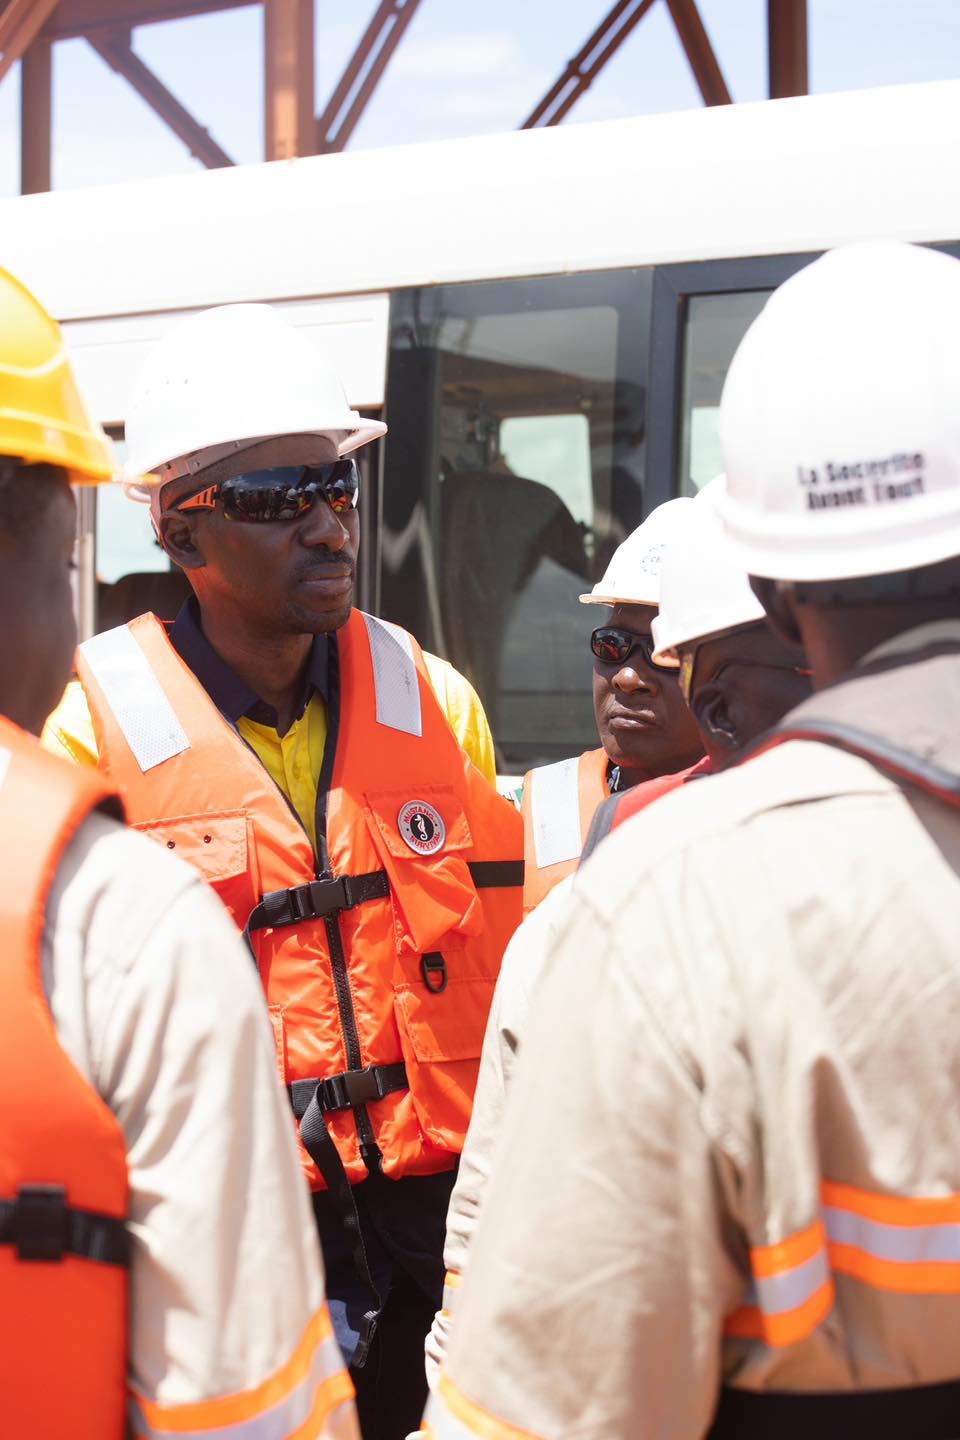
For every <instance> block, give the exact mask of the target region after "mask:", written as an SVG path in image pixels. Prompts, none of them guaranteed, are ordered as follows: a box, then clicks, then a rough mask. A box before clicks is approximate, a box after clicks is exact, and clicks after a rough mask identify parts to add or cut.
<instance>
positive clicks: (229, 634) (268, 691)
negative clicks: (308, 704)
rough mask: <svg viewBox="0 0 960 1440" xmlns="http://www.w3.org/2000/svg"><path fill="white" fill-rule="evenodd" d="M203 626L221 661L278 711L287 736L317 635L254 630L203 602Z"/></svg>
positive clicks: (294, 715) (293, 718) (282, 731)
mask: <svg viewBox="0 0 960 1440" xmlns="http://www.w3.org/2000/svg"><path fill="white" fill-rule="evenodd" d="M200 625H201V628H202V630H203V633H204V635H205V636H206V638H207V640H208V641H209V643H210V645H211V646H212V647H213V649H214V650H215V651H216V652H217V654H218V655H219V656H220V658H221V660H223V661H224V662H225V663H226V664H227V665H229V666H230V669H231V670H232V671H233V672H234V674H235V675H238V676H239V677H240V679H241V680H243V681H244V682H245V683H246V684H247V685H249V686H250V689H251V690H253V691H254V692H255V694H256V695H257V696H258V697H259V698H260V699H261V700H263V701H265V702H266V704H268V705H271V706H272V707H273V709H274V710H275V711H276V712H277V728H278V729H279V732H280V734H281V735H285V734H286V732H287V731H288V730H289V728H290V726H291V725H292V724H293V722H294V720H295V719H296V718H297V711H298V709H299V705H300V700H301V697H302V695H303V680H304V673H305V671H306V668H307V665H308V664H309V663H310V655H311V652H312V649H313V640H314V637H313V636H312V635H310V634H302V635H290V634H284V633H282V632H281V633H278V632H276V631H274V632H271V633H268V634H263V633H260V632H257V631H251V630H250V629H249V628H247V627H241V626H240V625H238V624H235V623H234V622H233V619H232V618H230V619H228V618H227V617H224V616H221V615H219V614H216V613H214V612H212V611H210V610H209V609H206V608H204V607H203V606H202V605H201V606H200Z"/></svg>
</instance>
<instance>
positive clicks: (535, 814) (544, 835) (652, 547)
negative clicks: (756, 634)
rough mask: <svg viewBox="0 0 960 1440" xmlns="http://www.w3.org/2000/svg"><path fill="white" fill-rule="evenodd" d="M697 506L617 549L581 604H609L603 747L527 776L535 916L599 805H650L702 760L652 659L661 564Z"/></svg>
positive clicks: (596, 689)
mask: <svg viewBox="0 0 960 1440" xmlns="http://www.w3.org/2000/svg"><path fill="white" fill-rule="evenodd" d="M693 505H694V501H693V500H689V499H685V498H684V499H679V500H668V501H667V502H666V503H665V504H663V505H659V506H658V507H657V509H656V510H654V511H653V513H652V514H651V515H649V516H648V517H647V519H646V520H645V521H644V522H643V524H642V525H640V526H639V527H638V528H637V529H636V530H634V532H633V533H632V534H631V535H628V536H627V538H626V540H624V542H623V543H622V545H620V546H619V547H618V548H617V550H615V551H614V554H613V556H612V557H611V560H610V563H609V565H608V566H607V569H606V572H605V573H604V575H603V577H602V579H601V580H599V581H598V582H597V584H596V585H595V586H594V587H593V589H592V590H591V591H590V592H589V593H588V594H586V595H581V596H580V601H581V604H583V605H604V606H606V605H609V606H611V607H612V608H611V613H610V616H609V618H608V620H607V622H606V624H604V625H601V626H599V627H598V628H597V629H596V630H594V632H593V634H592V636H591V638H590V648H591V651H592V653H593V707H594V714H595V716H596V721H597V730H598V732H599V735H600V740H601V745H600V748H599V749H598V750H587V751H585V752H584V753H583V754H582V755H580V756H579V757H574V758H572V759H569V760H558V761H555V762H554V763H553V764H552V765H541V766H538V767H537V768H536V769H534V770H531V771H529V772H528V773H527V775H526V776H525V777H524V781H523V795H522V800H521V808H522V812H523V823H524V867H525V868H524V886H523V908H524V913H525V914H526V913H529V912H530V911H531V910H532V909H533V908H534V907H535V906H536V905H539V904H540V902H541V900H543V898H544V897H545V896H546V895H547V894H548V893H549V892H550V890H552V889H553V887H554V886H555V885H556V884H558V882H559V881H561V880H562V879H564V877H565V876H567V875H569V874H571V873H572V872H573V871H574V870H575V869H576V868H577V864H578V862H579V859H580V853H581V851H582V849H583V845H584V842H585V840H586V838H587V834H588V832H589V829H590V824H591V821H592V820H593V816H594V813H595V811H596V809H597V806H598V805H599V804H600V803H601V801H603V800H605V799H606V798H607V796H608V795H611V794H620V793H622V792H624V791H627V790H630V789H632V788H633V787H634V786H638V785H644V786H647V787H648V789H647V795H648V797H649V799H653V798H655V796H656V795H657V794H660V793H665V792H666V791H667V790H669V789H671V788H672V787H673V786H674V785H677V784H680V783H681V781H682V779H683V776H684V774H685V773H686V772H687V771H688V770H690V769H691V768H692V767H694V766H695V765H697V763H698V762H700V761H701V760H702V758H703V746H702V744H701V742H700V736H699V734H698V733H697V727H696V725H695V724H694V721H693V719H692V717H691V715H690V712H689V710H688V709H687V707H686V705H685V704H684V703H683V697H682V695H681V694H680V691H679V689H678V686H677V677H676V668H675V667H672V666H669V665H668V666H666V667H664V666H662V665H660V664H658V663H657V662H656V660H655V659H654V658H653V641H652V638H651V625H652V623H653V620H654V617H655V616H656V613H657V606H658V605H659V603H660V568H661V565H662V563H663V557H664V555H665V554H666V553H667V551H668V550H669V549H670V548H671V547H672V546H673V545H674V544H676V543H679V542H681V541H682V538H683V534H684V529H685V523H686V520H687V517H688V516H689V515H690V514H691V513H692V507H693Z"/></svg>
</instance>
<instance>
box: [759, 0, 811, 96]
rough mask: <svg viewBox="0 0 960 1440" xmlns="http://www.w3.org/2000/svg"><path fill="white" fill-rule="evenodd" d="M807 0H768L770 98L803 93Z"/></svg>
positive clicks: (805, 66) (805, 85)
mask: <svg viewBox="0 0 960 1440" xmlns="http://www.w3.org/2000/svg"><path fill="white" fill-rule="evenodd" d="M807 47H808V25H807V0H767V58H768V71H769V76H770V99H771V100H779V99H782V98H783V96H785V95H806V93H807V89H808V81H807Z"/></svg>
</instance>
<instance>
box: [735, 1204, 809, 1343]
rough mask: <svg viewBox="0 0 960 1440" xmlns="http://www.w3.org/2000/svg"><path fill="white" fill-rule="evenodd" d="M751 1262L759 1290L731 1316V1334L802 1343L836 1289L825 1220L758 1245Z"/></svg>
mask: <svg viewBox="0 0 960 1440" xmlns="http://www.w3.org/2000/svg"><path fill="white" fill-rule="evenodd" d="M750 1267H751V1269H752V1271H753V1293H752V1294H751V1295H750V1296H749V1297H748V1303H747V1304H746V1305H745V1306H744V1307H743V1308H742V1309H740V1310H738V1311H736V1312H735V1313H734V1314H733V1315H731V1316H730V1317H729V1318H728V1320H727V1322H726V1324H725V1326H724V1333H725V1334H726V1335H727V1336H730V1337H735V1336H736V1337H740V1338H747V1339H755V1340H764V1341H765V1342H766V1343H767V1344H768V1345H770V1346H773V1347H775V1348H780V1347H782V1346H784V1345H796V1344H797V1343H798V1341H800V1340H803V1339H804V1338H805V1337H806V1336H807V1335H809V1334H811V1333H812V1332H813V1331H814V1330H815V1329H816V1328H817V1326H818V1325H819V1324H820V1322H821V1320H823V1318H824V1316H826V1315H827V1314H829V1312H830V1309H831V1307H832V1305H833V1298H834V1288H833V1280H832V1278H831V1275H830V1267H829V1263H828V1261H827V1249H826V1243H825V1235H824V1229H823V1225H822V1223H821V1222H820V1221H819V1220H817V1221H815V1222H814V1224H813V1225H809V1226H808V1227H807V1228H806V1229H805V1230H799V1231H798V1232H797V1233H796V1234H795V1235H790V1236H788V1237H787V1239H785V1240H780V1241H777V1242H776V1243H775V1244H773V1245H758V1246H755V1247H753V1248H752V1249H751V1251H750Z"/></svg>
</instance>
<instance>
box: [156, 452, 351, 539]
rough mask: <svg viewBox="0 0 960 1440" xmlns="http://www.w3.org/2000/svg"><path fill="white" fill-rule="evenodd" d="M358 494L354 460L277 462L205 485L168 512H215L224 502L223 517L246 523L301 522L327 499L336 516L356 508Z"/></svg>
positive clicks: (176, 503) (176, 502) (178, 501)
mask: <svg viewBox="0 0 960 1440" xmlns="http://www.w3.org/2000/svg"><path fill="white" fill-rule="evenodd" d="M359 498H360V471H359V470H358V469H357V462H356V461H355V460H334V462H333V464H332V465H281V466H278V467H277V468H276V469H273V470H248V471H247V472H246V474H244V475H231V476H230V477H229V479H227V480H218V481H217V482H216V484H214V485H207V486H206V487H205V488H204V489H203V490H198V491H197V492H196V493H195V494H193V495H188V496H187V497H186V498H185V499H183V500H176V501H174V503H173V504H172V505H171V506H170V510H171V511H173V510H183V511H190V510H215V509H216V506H217V502H218V501H219V502H220V504H221V505H222V506H223V513H224V516H225V517H226V519H227V520H241V521H243V522H244V523H246V524H248V525H261V524H270V523H272V522H273V521H276V520H299V519H300V517H301V515H305V514H306V513H307V511H308V510H311V509H312V508H313V506H314V505H315V504H316V503H317V500H318V499H322V500H326V502H327V504H328V505H329V506H330V509H331V510H332V511H333V512H334V514H335V515H341V514H343V512H344V511H345V510H355V509H356V507H357V501H358V500H359Z"/></svg>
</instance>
